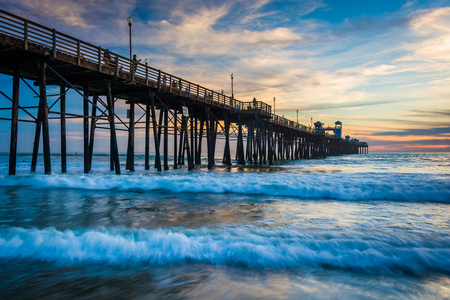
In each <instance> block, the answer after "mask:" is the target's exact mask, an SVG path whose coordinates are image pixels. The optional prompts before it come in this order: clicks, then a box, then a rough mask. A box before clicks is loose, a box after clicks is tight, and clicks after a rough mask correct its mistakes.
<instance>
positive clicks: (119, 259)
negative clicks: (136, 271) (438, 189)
mask: <svg viewBox="0 0 450 300" xmlns="http://www.w3.org/2000/svg"><path fill="white" fill-rule="evenodd" d="M449 246H450V245H449V239H448V237H444V236H443V237H441V238H440V239H434V240H433V241H429V240H426V239H419V238H414V239H409V240H405V239H403V240H402V241H398V240H396V239H393V238H392V237H389V236H387V237H386V236H377V235H372V236H371V237H370V238H367V237H366V238H360V237H355V236H353V237H349V236H346V235H345V234H342V233H334V234H333V235H332V236H330V233H329V232H328V233H327V238H325V236H320V235H318V236H313V235H305V234H302V233H299V232H297V231H289V230H287V229H261V228H254V227H247V228H240V229H236V228H232V229H230V228H228V229H220V230H218V229H216V230H214V229H206V228H201V229H195V230H194V229H189V230H188V229H185V230H179V231H173V230H170V229H156V230H144V229H129V228H123V227H117V228H103V229H87V230H65V231H59V230H56V229H54V228H45V229H24V228H17V227H7V228H5V227H4V228H0V258H2V259H32V260H43V261H48V262H54V263H59V264H63V265H71V264H74V263H75V264H76V263H83V264H86V263H92V264H98V263H106V264H113V265H122V264H126V265H130V264H144V265H145V264H158V265H165V264H184V263H192V262H193V263H205V264H211V265H231V266H233V265H234V266H245V267H250V268H257V269H290V268H294V269H301V268H305V267H307V268H310V267H324V266H325V267H330V268H341V269H346V270H351V271H356V272H370V273H380V274H388V273H397V272H404V273H408V274H417V275H424V274H429V273H439V274H448V273H449V270H450V261H449V260H448V257H450V247H449Z"/></svg>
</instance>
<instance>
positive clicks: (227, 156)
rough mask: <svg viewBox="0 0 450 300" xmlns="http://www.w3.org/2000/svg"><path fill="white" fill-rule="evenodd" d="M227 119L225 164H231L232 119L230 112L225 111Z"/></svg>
mask: <svg viewBox="0 0 450 300" xmlns="http://www.w3.org/2000/svg"><path fill="white" fill-rule="evenodd" d="M224 121H225V149H224V151H223V164H225V165H227V166H231V151H230V121H229V120H228V114H227V113H226V112H225V113H224Z"/></svg>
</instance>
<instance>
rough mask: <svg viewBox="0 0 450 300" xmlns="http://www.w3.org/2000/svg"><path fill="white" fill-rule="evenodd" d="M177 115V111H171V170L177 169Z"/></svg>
mask: <svg viewBox="0 0 450 300" xmlns="http://www.w3.org/2000/svg"><path fill="white" fill-rule="evenodd" d="M177 118H178V113H177V109H176V108H174V110H173V168H174V169H178V145H177V143H178V140H177V138H178V137H177V136H178V128H177V127H178V119H177Z"/></svg>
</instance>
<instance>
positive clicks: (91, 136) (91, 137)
mask: <svg viewBox="0 0 450 300" xmlns="http://www.w3.org/2000/svg"><path fill="white" fill-rule="evenodd" d="M97 98H98V95H97V94H94V95H93V96H92V103H93V105H92V113H91V116H92V118H91V132H90V134H89V171H91V169H92V156H93V155H94V134H95V125H96V124H95V122H96V119H95V118H96V116H97V108H96V107H97V100H98V99H97Z"/></svg>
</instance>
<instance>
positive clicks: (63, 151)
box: [59, 81, 67, 173]
mask: <svg viewBox="0 0 450 300" xmlns="http://www.w3.org/2000/svg"><path fill="white" fill-rule="evenodd" d="M59 93H60V94H61V96H60V99H59V104H60V112H61V173H66V172H67V139H66V84H65V83H64V82H63V81H61V83H60V86H59Z"/></svg>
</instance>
